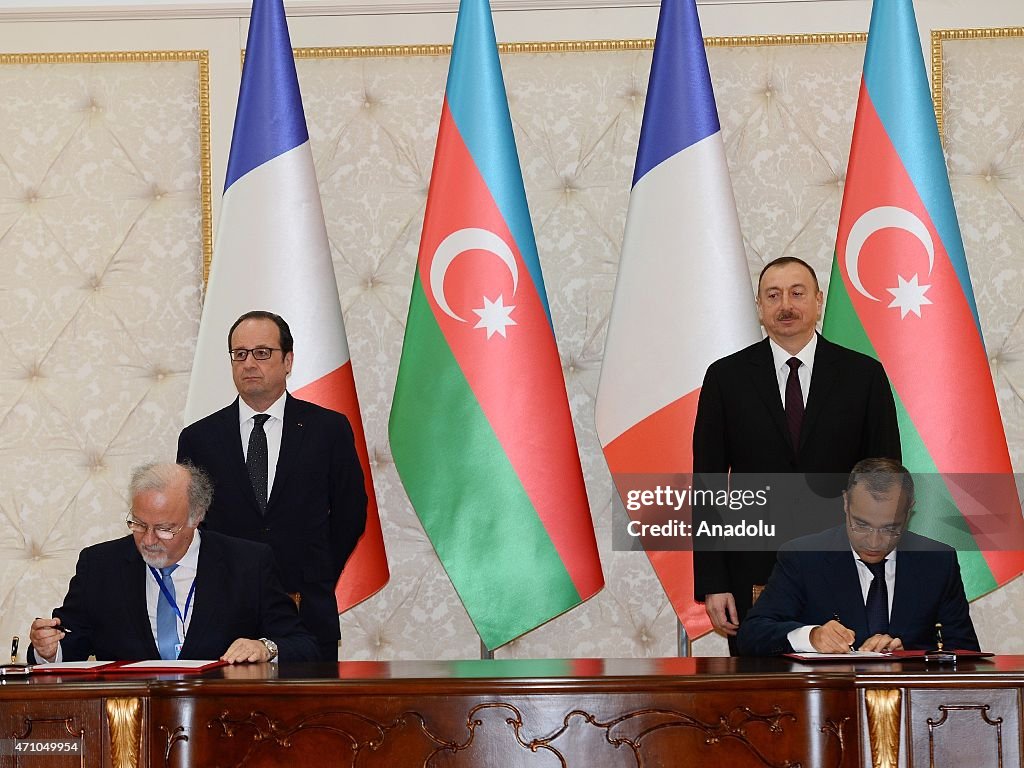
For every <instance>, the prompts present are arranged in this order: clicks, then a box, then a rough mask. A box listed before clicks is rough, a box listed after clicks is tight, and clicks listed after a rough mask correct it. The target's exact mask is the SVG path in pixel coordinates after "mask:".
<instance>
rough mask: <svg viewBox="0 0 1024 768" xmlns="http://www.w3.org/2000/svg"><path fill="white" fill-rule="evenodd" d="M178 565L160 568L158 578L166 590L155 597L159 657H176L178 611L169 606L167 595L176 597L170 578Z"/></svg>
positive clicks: (172, 581)
mask: <svg viewBox="0 0 1024 768" xmlns="http://www.w3.org/2000/svg"><path fill="white" fill-rule="evenodd" d="M177 567H178V565H177V563H175V564H174V565H169V566H167V567H166V568H161V569H160V579H161V581H163V583H164V589H166V590H167V595H165V594H163V593H162V592H163V590H161V594H160V595H158V596H157V598H156V644H157V646H159V648H160V658H161V659H176V658H178V653H177V649H176V647H175V646H177V645H178V612H177V610H176V609H175V608H176V606H175V607H172V606H171V603H170V601H169V600H168V599H167V596H168V595H170V596H171V598H173V599H177V598H176V597H175V594H174V580H173V579H172V578H171V574H172V573H173V572H174V569H175V568H177Z"/></svg>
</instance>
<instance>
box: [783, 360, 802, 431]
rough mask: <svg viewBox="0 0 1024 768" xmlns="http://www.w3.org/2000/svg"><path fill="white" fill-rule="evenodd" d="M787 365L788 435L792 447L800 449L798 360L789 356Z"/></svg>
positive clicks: (800, 412)
mask: <svg viewBox="0 0 1024 768" xmlns="http://www.w3.org/2000/svg"><path fill="white" fill-rule="evenodd" d="M786 365H788V366H789V378H788V379H786V424H787V425H788V426H789V437H790V439H791V440H792V441H793V448H794V449H795V450H797V451H799V450H800V427H801V425H802V424H803V423H804V395H803V392H802V391H801V390H800V376H799V375H797V371H798V370H799V369H800V361H799V360H798V359H797V358H795V357H791V358H789V360H787V361H786Z"/></svg>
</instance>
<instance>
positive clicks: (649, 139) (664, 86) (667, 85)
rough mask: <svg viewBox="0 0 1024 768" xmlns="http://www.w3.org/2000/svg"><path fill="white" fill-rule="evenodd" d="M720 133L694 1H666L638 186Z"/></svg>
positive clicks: (638, 166)
mask: <svg viewBox="0 0 1024 768" xmlns="http://www.w3.org/2000/svg"><path fill="white" fill-rule="evenodd" d="M718 130H719V123H718V110H717V109H715V94H714V91H713V90H712V88H711V73H710V72H709V70H708V58H707V54H706V53H705V51H704V39H703V37H702V36H701V32H700V19H699V18H698V16H697V4H696V3H695V2H694V0H662V3H661V12H660V15H659V16H658V37H657V39H656V40H655V43H654V56H653V60H652V61H651V78H650V82H649V84H648V86H647V103H646V105H645V106H644V122H643V127H642V128H641V131H640V147H639V149H638V150H637V153H636V167H635V169H634V171H633V185H634V186H636V183H637V181H638V180H639V179H640V178H642V177H643V175H644V174H645V173H647V172H648V171H649V170H651V169H652V168H653V167H654V166H656V165H658V164H659V163H661V162H663V161H665V160H667V159H668V158H670V157H671V156H672V155H674V154H676V153H677V152H679V151H681V150H683V149H686V148H687V147H689V146H690V145H692V144H696V143H697V142H698V141H701V140H702V139H706V138H707V137H708V136H711V135H712V134H714V133H717V132H718Z"/></svg>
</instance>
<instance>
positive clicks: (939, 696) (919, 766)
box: [909, 688, 1021, 768]
mask: <svg viewBox="0 0 1024 768" xmlns="http://www.w3.org/2000/svg"><path fill="white" fill-rule="evenodd" d="M1019 696H1020V692H1019V691H1018V690H1016V689H998V688H997V689H991V690H963V689H960V690H956V689H939V690H924V691H921V690H911V691H910V692H909V702H910V708H909V729H910V731H911V737H912V744H913V749H912V755H911V766H912V768H940V767H941V766H947V765H977V766H985V767H986V768H1020V766H1021V747H1020V739H1021V735H1020V733H1021V731H1020V702H1019Z"/></svg>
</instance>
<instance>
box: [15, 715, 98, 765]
mask: <svg viewBox="0 0 1024 768" xmlns="http://www.w3.org/2000/svg"><path fill="white" fill-rule="evenodd" d="M0 738H2V739H18V740H25V739H28V740H53V741H68V740H77V739H79V738H80V739H81V742H82V750H81V752H80V753H79V754H77V755H72V754H64V755H58V754H45V755H43V754H25V755H23V756H16V755H13V754H2V753H0V768H21V767H22V766H24V767H25V768H42V767H43V766H46V768H51V766H52V768H71V766H75V768H93V767H95V768H99V766H102V765H103V764H104V754H105V752H106V748H105V742H106V740H105V738H104V731H103V724H102V721H101V717H100V702H99V701H98V700H92V701H89V700H82V699H74V700H64V701H61V700H50V699H40V700H31V701H0Z"/></svg>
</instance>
